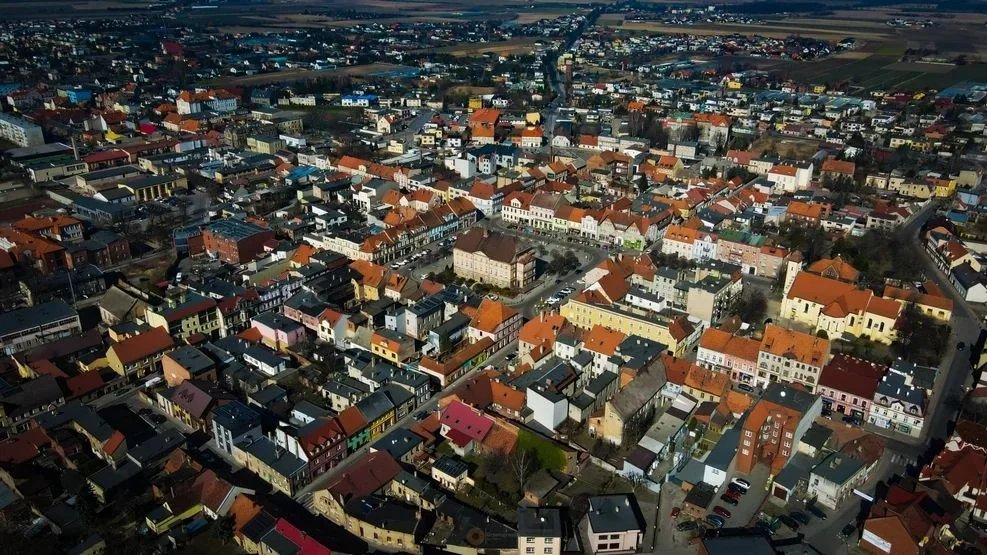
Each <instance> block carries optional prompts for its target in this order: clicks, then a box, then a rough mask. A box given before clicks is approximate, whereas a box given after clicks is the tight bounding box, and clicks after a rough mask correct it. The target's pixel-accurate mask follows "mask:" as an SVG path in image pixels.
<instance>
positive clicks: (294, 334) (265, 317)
mask: <svg viewBox="0 0 987 555" xmlns="http://www.w3.org/2000/svg"><path fill="white" fill-rule="evenodd" d="M250 322H251V326H252V327H253V328H254V329H256V330H257V331H258V332H260V336H261V341H263V342H264V344H266V345H267V346H269V347H271V348H272V349H274V350H276V351H281V350H284V349H287V348H288V347H291V346H293V345H295V344H297V343H300V342H302V341H304V340H305V337H306V335H305V326H303V325H301V324H299V323H298V322H295V321H294V320H292V319H290V318H287V317H285V316H283V315H281V314H280V313H278V312H262V313H260V314H258V315H257V316H254V317H253V318H252V319H251V321H250Z"/></svg>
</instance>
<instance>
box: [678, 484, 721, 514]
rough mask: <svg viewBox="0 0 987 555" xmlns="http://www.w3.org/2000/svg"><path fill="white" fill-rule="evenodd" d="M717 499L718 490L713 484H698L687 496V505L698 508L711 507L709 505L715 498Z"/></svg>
mask: <svg viewBox="0 0 987 555" xmlns="http://www.w3.org/2000/svg"><path fill="white" fill-rule="evenodd" d="M714 497H716V488H715V487H713V485H712V484H708V483H706V482H702V481H700V482H696V484H695V485H694V486H692V489H691V490H689V493H687V494H686V495H685V501H684V502H685V503H690V504H692V505H695V506H697V507H703V508H706V507H709V504H710V503H712V502H713V498H714Z"/></svg>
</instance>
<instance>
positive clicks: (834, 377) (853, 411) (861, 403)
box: [816, 353, 888, 421]
mask: <svg viewBox="0 0 987 555" xmlns="http://www.w3.org/2000/svg"><path fill="white" fill-rule="evenodd" d="M887 371H888V367H887V366H884V365H883V364H877V363H875V362H871V361H869V360H864V359H860V358H855V357H851V356H847V355H844V354H842V353H841V354H837V355H836V356H834V357H833V360H831V361H829V364H827V365H826V366H824V367H823V370H822V373H820V374H819V385H818V386H817V389H816V393H818V394H819V395H822V398H823V411H826V410H831V411H833V412H837V413H840V414H842V415H845V416H853V417H856V418H859V419H860V420H861V421H863V420H866V418H867V413H868V410H869V409H870V404H871V402H872V400H873V399H874V390H876V389H877V384H878V383H880V381H881V378H882V377H884V374H885V373H887Z"/></svg>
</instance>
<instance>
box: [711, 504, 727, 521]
mask: <svg viewBox="0 0 987 555" xmlns="http://www.w3.org/2000/svg"><path fill="white" fill-rule="evenodd" d="M713 512H714V513H716V514H718V515H720V516H722V517H723V518H730V511H728V510H726V509H724V508H723V507H721V506H719V505H717V506H715V507H713Z"/></svg>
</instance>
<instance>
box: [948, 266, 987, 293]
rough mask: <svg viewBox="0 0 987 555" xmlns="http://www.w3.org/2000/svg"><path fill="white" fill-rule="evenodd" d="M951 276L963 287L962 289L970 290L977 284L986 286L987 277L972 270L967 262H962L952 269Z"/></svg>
mask: <svg viewBox="0 0 987 555" xmlns="http://www.w3.org/2000/svg"><path fill="white" fill-rule="evenodd" d="M951 274H952V275H953V278H954V279H956V281H958V282H959V283H960V285H962V286H963V289H970V288H971V287H973V286H975V285H979V284H987V275H984V274H982V273H980V272H978V271H976V270H974V269H973V267H972V266H971V265H970V263H969V262H964V263H963V264H960V265H959V266H957V267H955V268H953V270H952V272H951Z"/></svg>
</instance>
